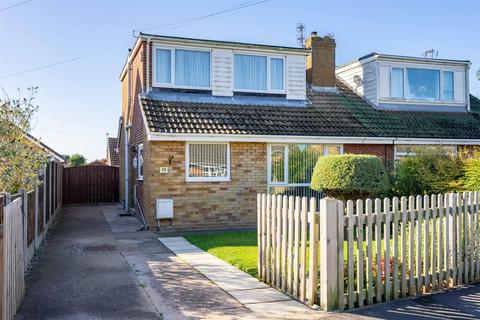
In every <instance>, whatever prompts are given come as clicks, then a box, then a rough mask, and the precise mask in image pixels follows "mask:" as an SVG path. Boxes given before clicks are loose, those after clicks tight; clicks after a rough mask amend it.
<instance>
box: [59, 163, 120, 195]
mask: <svg viewBox="0 0 480 320" xmlns="http://www.w3.org/2000/svg"><path fill="white" fill-rule="evenodd" d="M114 202H118V167H110V166H82V167H74V168H65V169H64V171H63V203H64V204H95V203H114Z"/></svg>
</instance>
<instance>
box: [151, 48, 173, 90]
mask: <svg viewBox="0 0 480 320" xmlns="http://www.w3.org/2000/svg"><path fill="white" fill-rule="evenodd" d="M155 79H156V81H157V82H158V83H171V82H172V80H171V52H170V50H168V49H156V51H155Z"/></svg>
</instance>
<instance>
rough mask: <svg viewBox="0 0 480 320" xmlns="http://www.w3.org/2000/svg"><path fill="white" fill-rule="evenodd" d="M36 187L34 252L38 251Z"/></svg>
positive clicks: (36, 196) (36, 194) (36, 197)
mask: <svg viewBox="0 0 480 320" xmlns="http://www.w3.org/2000/svg"><path fill="white" fill-rule="evenodd" d="M38 202H39V198H38V186H35V232H34V238H33V241H34V248H35V250H36V249H38V245H39V243H38Z"/></svg>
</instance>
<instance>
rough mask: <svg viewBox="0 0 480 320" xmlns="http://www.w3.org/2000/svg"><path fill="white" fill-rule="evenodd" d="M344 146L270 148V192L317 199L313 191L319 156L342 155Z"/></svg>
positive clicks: (278, 145) (281, 146)
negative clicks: (311, 181) (312, 181)
mask: <svg viewBox="0 0 480 320" xmlns="http://www.w3.org/2000/svg"><path fill="white" fill-rule="evenodd" d="M341 153H343V147H342V146H341V145H324V144H270V145H268V192H269V193H273V194H286V195H293V196H307V197H313V196H318V195H319V194H318V192H316V191H314V190H312V189H310V180H311V177H312V173H313V169H314V168H315V164H316V163H317V160H318V158H319V157H321V156H324V155H329V154H341Z"/></svg>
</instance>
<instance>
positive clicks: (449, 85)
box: [443, 71, 453, 101]
mask: <svg viewBox="0 0 480 320" xmlns="http://www.w3.org/2000/svg"><path fill="white" fill-rule="evenodd" d="M443 100H445V101H453V72H452V71H444V72H443Z"/></svg>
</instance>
